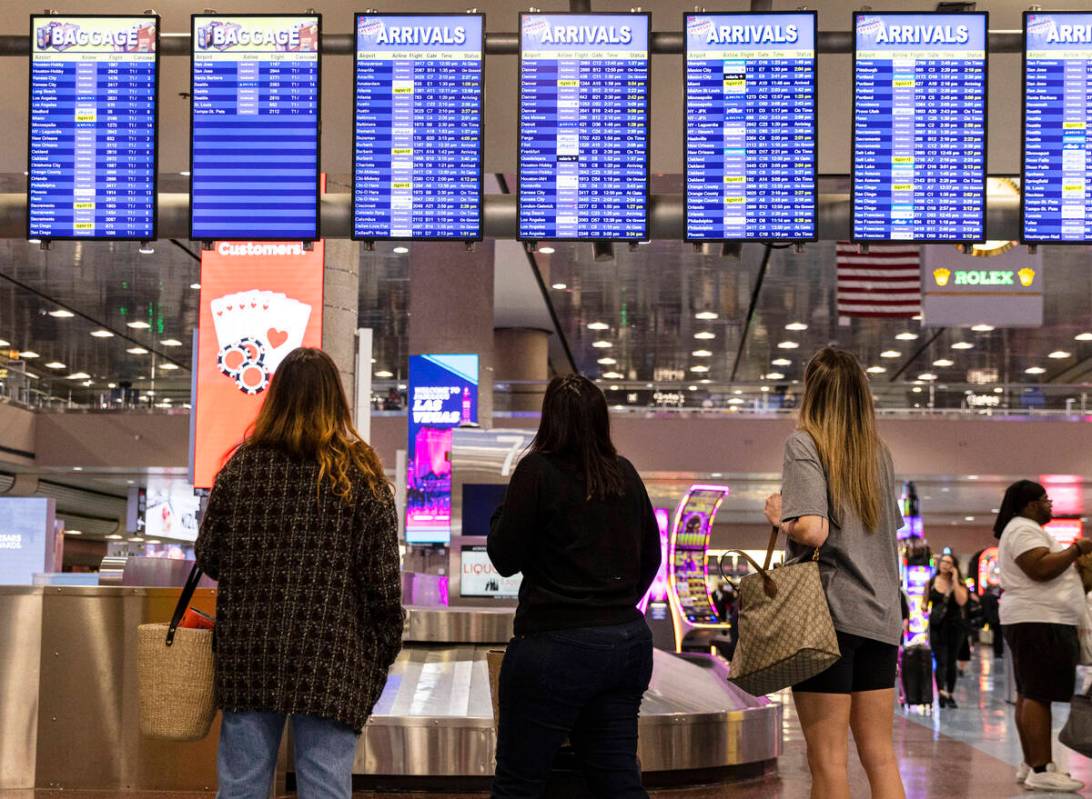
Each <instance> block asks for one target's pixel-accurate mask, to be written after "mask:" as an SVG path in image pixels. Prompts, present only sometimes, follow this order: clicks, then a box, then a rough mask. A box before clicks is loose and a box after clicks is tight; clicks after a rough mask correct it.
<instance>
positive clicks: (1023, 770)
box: [1016, 763, 1050, 785]
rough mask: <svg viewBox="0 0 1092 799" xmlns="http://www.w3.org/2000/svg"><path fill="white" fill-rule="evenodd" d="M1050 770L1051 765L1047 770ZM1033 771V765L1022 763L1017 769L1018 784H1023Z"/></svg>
mask: <svg viewBox="0 0 1092 799" xmlns="http://www.w3.org/2000/svg"><path fill="white" fill-rule="evenodd" d="M1049 770H1050V766H1047V771H1049ZM1030 773H1031V766H1029V765H1028V764H1027V763H1021V764H1020V766H1019V768H1017V769H1016V784H1017V785H1023V784H1024V782H1025V781H1026V780H1027V778H1028V774H1030Z"/></svg>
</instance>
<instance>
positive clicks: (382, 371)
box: [375, 369, 394, 380]
mask: <svg viewBox="0 0 1092 799" xmlns="http://www.w3.org/2000/svg"><path fill="white" fill-rule="evenodd" d="M375 376H376V377H378V378H379V379H380V380H387V379H389V378H392V377H394V372H390V371H388V370H386V369H380V370H379V371H378V372H376V373H375Z"/></svg>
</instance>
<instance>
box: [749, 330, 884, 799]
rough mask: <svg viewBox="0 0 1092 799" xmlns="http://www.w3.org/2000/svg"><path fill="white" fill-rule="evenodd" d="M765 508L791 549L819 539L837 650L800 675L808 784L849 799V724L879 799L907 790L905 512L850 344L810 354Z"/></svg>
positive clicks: (820, 795) (816, 792)
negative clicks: (777, 482)
mask: <svg viewBox="0 0 1092 799" xmlns="http://www.w3.org/2000/svg"><path fill="white" fill-rule="evenodd" d="M766 516H767V518H768V519H769V520H770V522H771V524H773V525H775V526H777V527H779V528H780V529H781V530H782V531H783V532H784V533H785V534H786V536H787V537H788V544H787V549H788V552H787V555H788V557H790V558H803V557H811V554H812V553H813V552H814V550H815V549H819V571H820V574H821V576H822V580H823V588H824V589H825V591H826V596H827V601H828V603H829V605H830V614H831V618H832V619H833V621H834V628H835V630H836V631H837V633H838V645H839V648H840V650H841V655H842V656H841V658H840V659H839V660H838V661H837V662H836V663H835V664H834V665H833V666H831V667H830V668H829V669H827V670H826V671H824V672H822V673H821V674H818V675H816V676H815V677H813V678H811V679H809V680H806V681H805V682H803V683H800V684H798V685H795V686H793V700H794V702H795V704H796V712H797V715H798V716H799V717H800V724H801V726H802V727H803V730H804V738H805V740H806V742H807V749H808V766H809V767H810V769H811V776H812V787H811V795H812V797H813V799H848V797H849V776H848V759H849V731H850V728H852V730H853V739H854V741H855V742H856V745H857V753H858V755H859V756H860V758H861V763H862V765H864V768H865V772H866V773H867V774H868V782H869V786H870V787H871V790H872V796H873V797H874V799H902V798H903V797H904V796H905V794H904V792H903V787H902V779H901V777H900V776H899V770H898V762H897V760H896V758H895V748H894V742H893V724H894V708H895V672H896V661H897V658H898V644H899V638H900V636H901V634H902V614H901V610H900V608H901V603H900V601H899V556H898V544H897V536H896V532H897V531H898V529H899V528H900V527H901V526H902V516H901V514H900V512H899V505H898V498H897V492H896V488H895V475H894V466H893V465H892V462H891V454H890V452H888V450H887V447H886V446H885V445H884V444H883V442H882V441H881V440H880V437H879V435H878V434H877V432H876V413H875V409H874V407H873V404H872V391H871V389H870V387H869V384H868V377H867V376H866V375H865V373H864V371H863V370H862V369H861V367H860V364H858V363H857V360H856V359H855V358H854V357H853V356H852V355H850V354H849V353H847V352H843V351H841V350H837V349H834V348H831V347H828V348H825V349H823V350H820V351H819V352H818V353H816V355H815V356H814V357H813V358H812V359H811V361H810V362H809V363H808V366H807V369H806V370H805V371H804V397H803V399H802V401H801V405H800V418H799V422H798V425H797V430H796V432H795V433H793V434H792V436H790V437H789V440H788V442H787V443H786V444H785V465H784V473H783V475H782V487H781V494H774V495H772V496H770V497H769V498H768V499H767V500H766Z"/></svg>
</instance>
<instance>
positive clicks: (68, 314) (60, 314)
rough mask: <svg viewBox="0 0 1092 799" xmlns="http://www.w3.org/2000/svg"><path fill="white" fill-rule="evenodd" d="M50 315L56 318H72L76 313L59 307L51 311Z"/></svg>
mask: <svg viewBox="0 0 1092 799" xmlns="http://www.w3.org/2000/svg"><path fill="white" fill-rule="evenodd" d="M49 315H50V316H52V317H53V318H54V319H71V318H72V317H73V316H75V315H76V314H74V313H72V311H66V310H65V309H64V308H58V309H57V310H55V311H50V312H49Z"/></svg>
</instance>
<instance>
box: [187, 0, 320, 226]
mask: <svg viewBox="0 0 1092 799" xmlns="http://www.w3.org/2000/svg"><path fill="white" fill-rule="evenodd" d="M321 29H322V21H321V17H319V16H318V15H315V14H310V15H280V16H276V15H250V16H247V15H237V16H208V15H194V16H193V21H192V35H193V44H192V59H193V60H192V65H193V72H192V84H191V86H192V92H191V93H192V100H191V106H190V108H191V114H192V120H191V122H192V124H191V136H192V139H191V143H190V147H191V150H190V159H191V164H192V165H191V167H190V172H191V175H190V238H192V239H205V240H210V239H264V240H277V239H284V240H295V241H299V240H312V239H317V238H318V236H319V196H318V195H319V39H320V35H321Z"/></svg>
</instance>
